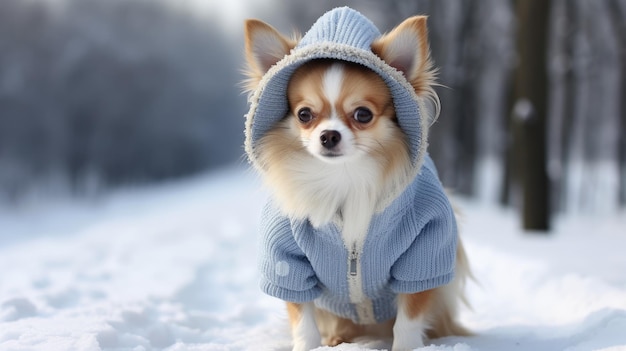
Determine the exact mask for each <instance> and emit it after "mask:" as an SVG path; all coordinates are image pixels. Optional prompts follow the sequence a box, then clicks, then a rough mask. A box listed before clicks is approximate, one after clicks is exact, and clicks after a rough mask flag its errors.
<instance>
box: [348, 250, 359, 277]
mask: <svg viewBox="0 0 626 351" xmlns="http://www.w3.org/2000/svg"><path fill="white" fill-rule="evenodd" d="M358 262H359V253H358V252H357V251H356V245H354V246H353V247H352V252H351V253H350V276H352V277H356V276H357V274H358V270H357V266H358Z"/></svg>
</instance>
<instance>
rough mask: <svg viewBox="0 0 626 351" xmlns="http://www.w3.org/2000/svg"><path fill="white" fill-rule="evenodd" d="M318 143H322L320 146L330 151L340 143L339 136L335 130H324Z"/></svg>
mask: <svg viewBox="0 0 626 351" xmlns="http://www.w3.org/2000/svg"><path fill="white" fill-rule="evenodd" d="M320 141H321V142H322V146H324V147H325V148H327V149H332V148H333V147H335V145H337V144H339V142H340V141H341V134H340V133H339V132H338V131H336V130H324V131H322V133H321V134H320Z"/></svg>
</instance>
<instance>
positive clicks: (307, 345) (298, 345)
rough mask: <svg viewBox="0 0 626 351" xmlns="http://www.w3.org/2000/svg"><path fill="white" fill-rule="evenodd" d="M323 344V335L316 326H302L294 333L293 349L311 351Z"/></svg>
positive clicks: (295, 350)
mask: <svg viewBox="0 0 626 351" xmlns="http://www.w3.org/2000/svg"><path fill="white" fill-rule="evenodd" d="M320 346H322V337H321V336H320V333H319V331H318V330H317V328H316V327H310V328H306V329H305V328H302V329H300V330H296V332H295V333H294V334H293V351H309V350H312V349H315V348H318V347H320Z"/></svg>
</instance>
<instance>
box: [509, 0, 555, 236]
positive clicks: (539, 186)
mask: <svg viewBox="0 0 626 351" xmlns="http://www.w3.org/2000/svg"><path fill="white" fill-rule="evenodd" d="M550 7H551V1H548V0H521V1H518V2H517V16H518V25H519V27H518V51H519V58H520V62H519V66H518V67H517V72H516V76H515V96H516V102H515V107H514V111H513V114H514V116H515V121H514V123H516V124H517V125H518V126H519V128H517V129H518V133H517V136H518V139H517V140H516V142H517V144H518V146H517V147H518V150H519V152H518V153H517V155H519V156H520V158H519V159H518V162H519V163H520V165H521V167H522V175H521V177H522V192H523V204H522V218H523V227H524V229H526V230H537V231H547V230H549V228H550V206H549V202H550V201H549V199H550V197H549V179H548V174H547V169H546V167H547V164H546V163H547V162H546V120H547V119H546V114H547V111H548V108H547V106H548V104H547V101H548V99H547V95H548V77H547V67H546V57H547V55H546V54H547V44H548V28H549V26H548V19H549V18H550V16H549V14H550Z"/></svg>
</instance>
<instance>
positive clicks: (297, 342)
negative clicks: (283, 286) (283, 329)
mask: <svg viewBox="0 0 626 351" xmlns="http://www.w3.org/2000/svg"><path fill="white" fill-rule="evenodd" d="M287 314H288V315H289V322H290V323H291V335H292V338H293V351H308V350H311V349H314V348H316V347H319V346H321V339H322V338H321V336H320V332H319V330H318V329H317V324H316V323H315V305H314V304H313V302H306V303H303V304H298V303H293V302H287Z"/></svg>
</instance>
